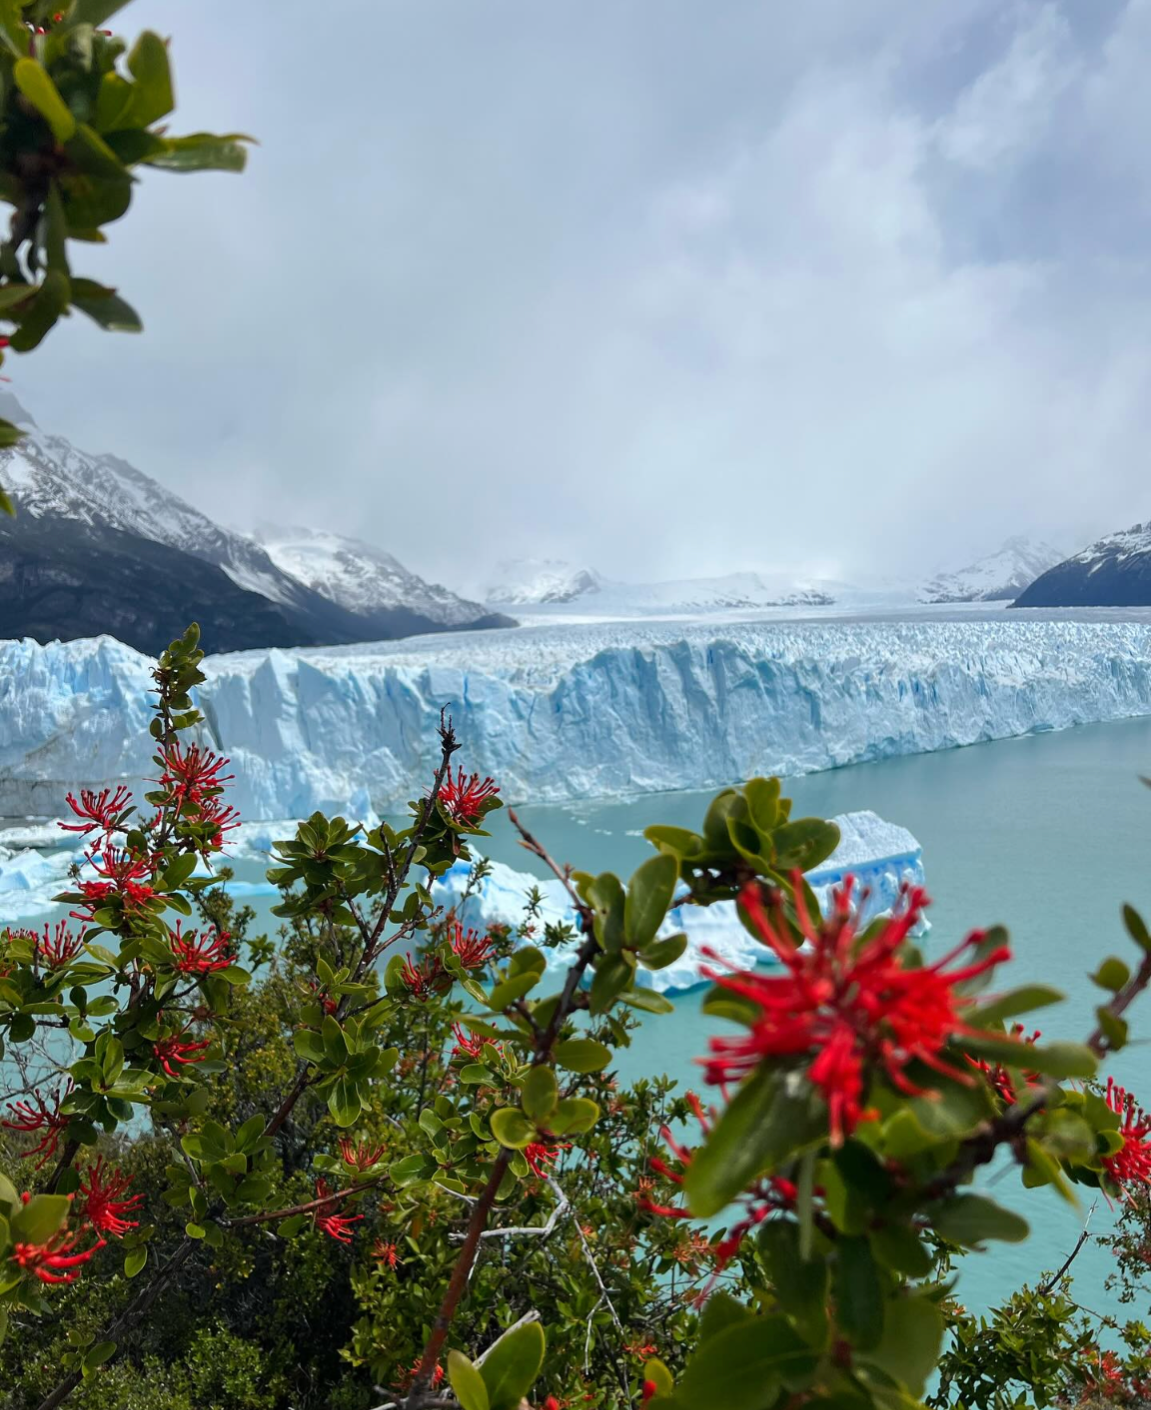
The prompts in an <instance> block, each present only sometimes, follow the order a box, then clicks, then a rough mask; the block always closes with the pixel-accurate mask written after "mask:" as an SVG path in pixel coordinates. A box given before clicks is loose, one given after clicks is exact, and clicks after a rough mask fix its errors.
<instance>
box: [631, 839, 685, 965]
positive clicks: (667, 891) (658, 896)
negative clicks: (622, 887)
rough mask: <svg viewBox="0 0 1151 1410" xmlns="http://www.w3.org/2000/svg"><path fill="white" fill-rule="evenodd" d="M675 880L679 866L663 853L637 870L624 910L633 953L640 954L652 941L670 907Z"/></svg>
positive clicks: (648, 860) (651, 858)
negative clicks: (634, 951) (635, 951)
mask: <svg viewBox="0 0 1151 1410" xmlns="http://www.w3.org/2000/svg"><path fill="white" fill-rule="evenodd" d="M678 877H679V866H678V864H677V862H676V860H675V858H674V857H672V856H669V855H668V854H667V853H666V852H661V853H660V855H659V856H658V857H649V858H648V859H647V861H646V862H644V863H643V865H642V866H640V867H638V868H637V869H636V872H635V874H634V875H633V876H632V879H631V880H630V881H629V882H628V884H627V897H626V899H625V901H624V908H623V929H624V935H625V936H626V938H627V943H628V945H630V946H631V948H632V949H633V950H642V949H644V948H645V947H646V946H648V945H650V944H651V942H652V941H653V940H654V939H655V933H656V931H657V930H658V929H659V928H660V926H661V925H662V924H663V921H664V917H665V916H666V915H667V911H668V907H669V906H670V905H671V899H672V896H673V894H674V892H675V883H676V880H677V879H678Z"/></svg>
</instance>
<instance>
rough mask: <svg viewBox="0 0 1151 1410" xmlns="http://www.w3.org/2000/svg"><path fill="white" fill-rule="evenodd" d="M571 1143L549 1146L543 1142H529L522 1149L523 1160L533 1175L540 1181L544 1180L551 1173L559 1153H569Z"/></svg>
mask: <svg viewBox="0 0 1151 1410" xmlns="http://www.w3.org/2000/svg"><path fill="white" fill-rule="evenodd" d="M570 1150H571V1142H570V1141H569V1142H567V1143H566V1144H565V1143H560V1144H557V1145H554V1146H549V1145H547V1144H546V1143H545V1142H543V1141H531V1142H530V1143H529V1144H528V1145H526V1146H525V1147H524V1159H525V1160H526V1161H527V1163H528V1167H529V1168H530V1170H531V1172H532V1174H533V1175H536V1176H538V1177H539V1179H541V1180H546V1179H547V1178H548V1176H549V1175H550V1174H551V1173H552V1172H551V1167H552V1165H553V1164H554V1163H555V1160H556V1157H557V1156H558V1155H559V1153H560V1151H570Z"/></svg>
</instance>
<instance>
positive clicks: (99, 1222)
mask: <svg viewBox="0 0 1151 1410" xmlns="http://www.w3.org/2000/svg"><path fill="white" fill-rule="evenodd" d="M103 1166H104V1157H103V1156H100V1157H99V1158H98V1159H97V1161H96V1164H95V1165H92V1166H89V1168H88V1171H87V1179H88V1183H87V1184H85V1183H84V1181H83V1180H81V1181H80V1189H81V1191H82V1193H83V1194H84V1196H85V1200H84V1205H83V1210H82V1212H83V1214H84V1217H85V1218H86V1219H87V1221H88V1223H89V1224H91V1226H92V1227H93V1229H99V1230H101V1231H102V1232H103V1233H106V1234H113V1235H115V1237H116V1238H118V1239H121V1238H123V1237H124V1235H125V1234H126V1233H127V1232H128V1230H129V1229H138V1228H139V1227H140V1225H139V1220H135V1219H125V1218H124V1215H125V1214H131V1213H132V1211H133V1210H135V1209H136V1208H137V1207H138V1206H139V1205H140V1204H142V1203H143V1200H144V1196H143V1195H132V1196H131V1197H130V1198H129V1199H122V1198H121V1196H122V1195H123V1194H124V1193H125V1191H126V1190H127V1188H128V1186H129V1185H130V1184H131V1183H132V1176H131V1175H121V1173H120V1172H119V1170H113V1171H110V1172H108V1174H107V1176H105V1173H104V1169H103Z"/></svg>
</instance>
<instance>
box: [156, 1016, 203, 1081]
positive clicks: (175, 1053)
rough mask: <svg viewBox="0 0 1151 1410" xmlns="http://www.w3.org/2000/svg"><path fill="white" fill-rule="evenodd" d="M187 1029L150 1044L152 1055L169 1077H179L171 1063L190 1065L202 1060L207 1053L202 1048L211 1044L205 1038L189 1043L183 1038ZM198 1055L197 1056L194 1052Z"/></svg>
mask: <svg viewBox="0 0 1151 1410" xmlns="http://www.w3.org/2000/svg"><path fill="white" fill-rule="evenodd" d="M187 1031H188V1030H187V1029H186V1028H184V1029H182V1030H181V1031H180V1032H179V1033H170V1034H168V1036H167V1037H164V1038H159V1039H157V1040H156V1042H155V1043H153V1044H152V1055H153V1057H155V1058H156V1060H157V1061H158V1062H159V1064H160V1066H161V1067H162V1068H163V1069H164V1071H165V1072H166V1073H167V1074H168V1076H169V1077H179V1076H180V1074H179V1072H177V1071H176V1070H175V1069H174V1068H173V1066H172V1064H173V1063H177V1064H178V1065H179V1066H180V1067H190V1066H192V1065H193V1064H195V1063H197V1062H203V1061H204V1059H205V1057H206V1056H207V1054H206V1053H205V1052H204V1049H205V1048H207V1047H210V1046H211V1041H210V1039H208V1038H205V1039H204V1040H203V1042H200V1043H191V1042H188V1041H186V1040H185V1038H184V1034H185V1033H187ZM197 1053H199V1054H200V1056H199V1057H197V1056H196V1054H197Z"/></svg>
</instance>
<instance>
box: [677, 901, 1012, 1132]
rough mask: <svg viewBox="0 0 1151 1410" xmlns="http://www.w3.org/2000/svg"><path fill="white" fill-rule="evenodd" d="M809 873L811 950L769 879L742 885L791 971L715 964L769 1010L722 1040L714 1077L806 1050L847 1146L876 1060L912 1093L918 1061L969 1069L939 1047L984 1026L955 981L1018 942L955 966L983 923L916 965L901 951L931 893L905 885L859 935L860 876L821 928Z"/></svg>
mask: <svg viewBox="0 0 1151 1410" xmlns="http://www.w3.org/2000/svg"><path fill="white" fill-rule="evenodd" d="M801 881H802V878H801V877H800V876H799V875H798V874H797V875H796V877H795V881H794V887H795V890H794V894H795V912H796V916H797V919H798V921H799V925H800V929H801V931H802V933H803V936H804V938H805V940H806V941H807V942H808V943H807V945H806V946H805V947H804V948H803V949H800V948H799V947H798V946H797V945H796V944H795V943H794V942H793V940H792V939H791V936H790V934H789V931H788V928H787V923H786V920H785V917H784V912H783V899H782V896H780V895H779V893H776V895H775V897H774V899H773V901H772V903H771V909H770V913H769V911H768V909H767V908H766V907H765V906H764V903H763V895H762V890H761V887H760V885H759V884H758V883H755V882H753V883H750V884H749V885H748V886H746V887H745V888H744V890H743V892H742V893H741V895H740V902H741V904H742V905H743V908H744V910H745V911H746V912H747V915H748V916H749V918H750V919H751V922H752V924H753V925H754V926H755V928H756V929H757V930H758V931H759V934H760V936H761V937H762V939H763V940H764V942H765V943H766V944H767V945H768V946H769V947H770V948H771V949H772V950H774V952H775V953H776V955H777V956H778V957H779V959H780V960H781V961H782V962H783V965H784V967H785V970H786V973H785V974H783V975H764V974H757V973H738V974H732V975H727V974H716V973H715V972H714V971H707V970H705V971H704V973H705V974H706V975H707V976H708V978H711V979H714V980H715V981H716V982H717V983H718V984H719V985H720V986H721V987H722V988H725V989H730V990H731V991H732V992H733V993H735V994H740V995H742V996H743V997H744V998H746V999H750V1000H751V1001H752V1002H753V1003H754V1004H756V1005H757V1006H758V1008H759V1010H760V1016H759V1018H758V1019H757V1020H756V1021H755V1023H754V1025H753V1026H752V1028H751V1030H750V1032H749V1033H748V1034H747V1035H746V1036H743V1037H739V1038H713V1039H711V1054H710V1056H709V1057H708V1058H707V1059H705V1063H706V1071H707V1080H708V1081H709V1082H714V1083H717V1084H719V1085H721V1086H722V1085H726V1084H727V1083H728V1082H732V1081H738V1080H739V1079H740V1078H742V1077H744V1076H746V1075H747V1074H748V1073H749V1072H751V1071H752V1070H753V1069H754V1068H756V1067H757V1066H758V1065H759V1064H760V1063H761V1062H763V1061H765V1060H771V1059H776V1058H783V1059H788V1058H807V1059H809V1062H808V1065H807V1076H808V1078H809V1080H810V1081H811V1082H812V1084H813V1085H814V1086H816V1087H818V1088H819V1090H820V1091H821V1092H822V1094H823V1097H824V1100H825V1101H826V1102H827V1107H828V1116H829V1124H830V1133H831V1141H832V1144H833V1145H839V1144H841V1143H842V1141H843V1138H844V1135H845V1134H849V1133H850V1132H851V1131H853V1130H854V1129H855V1127H856V1126H857V1125H858V1124H859V1122H860V1121H863V1120H867V1119H871V1118H872V1116H873V1113H872V1112H871V1111H869V1110H868V1109H866V1108H865V1107H864V1105H863V1097H864V1090H865V1087H866V1084H867V1078H868V1075H869V1073H870V1070H871V1069H873V1068H879V1069H881V1070H882V1071H883V1072H884V1073H885V1074H886V1076H887V1079H888V1081H889V1082H890V1083H891V1084H892V1086H894V1087H895V1088H897V1090H899V1091H901V1092H905V1093H908V1094H909V1095H922V1094H923V1089H922V1088H919V1087H916V1086H915V1085H914V1084H913V1083H912V1082H911V1081H910V1080H909V1079H908V1078H907V1076H906V1075H905V1073H904V1068H905V1067H906V1066H907V1064H908V1063H911V1062H914V1061H919V1062H922V1063H925V1064H926V1065H927V1066H928V1067H932V1068H935V1069H936V1071H939V1072H942V1073H945V1074H946V1075H947V1076H948V1077H951V1078H953V1079H957V1080H962V1079H960V1078H958V1076H957V1073H956V1071H955V1069H954V1068H952V1067H950V1066H948V1065H947V1064H946V1063H945V1062H944V1061H943V1060H942V1058H941V1056H940V1054H941V1053H942V1052H943V1050H944V1048H945V1047H946V1046H947V1043H948V1041H949V1039H951V1038H952V1037H954V1036H956V1035H957V1034H967V1033H974V1032H977V1031H978V1030H976V1029H973V1028H972V1027H970V1026H969V1025H968V1024H966V1023H965V1022H964V1021H963V1015H962V1009H963V1008H964V1006H965V1005H966V1004H969V1003H970V1002H971V1000H970V999H967V998H964V997H963V996H962V995H959V994H956V993H955V985H956V984H959V983H961V982H963V981H964V980H967V979H971V978H973V977H974V976H975V975H977V974H982V973H984V972H985V971H986V970H988V969H991V968H992V967H993V966H995V965H997V964H1000V963H1002V961H1004V960H1006V959H1009V958H1010V951H1009V950H1008V949H1007V948H1006V946H1003V947H1000V948H999V949H998V950H996V951H995V952H994V953H993V954H991V955H988V956H987V957H986V958H984V959H982V960H979V961H978V962H976V963H974V964H970V965H967V966H966V967H965V968H961V969H957V970H953V971H951V972H950V973H945V972H944V968H945V966H946V965H948V964H950V963H951V962H952V961H953V960H954V959H956V958H957V957H958V956H959V955H961V954H962V953H963V952H964V951H965V950H968V949H972V948H974V947H975V946H977V945H978V944H980V943H981V942H982V940H983V939H984V936H983V934H982V932H978V931H976V932H974V933H973V934H971V935H969V936H968V937H967V939H966V940H964V941H963V943H962V944H961V945H959V946H957V947H956V949H955V950H953V951H952V952H951V953H950V954H948V955H945V956H944V957H943V959H941V960H938V961H936V963H935V964H933V965H928V966H924V967H922V968H918V969H913V968H911V967H910V966H908V965H907V964H906V962H905V958H904V956H903V955H901V954H900V953H899V951H900V948H901V946H902V945H903V943H904V941H905V940H906V939H907V936H908V934H909V933H910V932H911V930H912V929H913V928H914V926H915V924H916V923H917V921H918V920H919V918H920V915H921V913H922V911H923V907H924V906H925V905H926V904H927V897H926V895H925V894H924V892H923V891H922V890H921V889H920V888H919V887H911V888H909V889H908V890H907V891H906V893H905V896H904V899H903V903H902V905H901V906H900V908H899V910H898V911H897V913H896V914H895V915H893V916H892V917H891V918H890V919H889V920H888V921H887V923H886V924H885V925H884V926H883V928H882V930H881V931H880V932H879V934H878V935H875V936H873V937H872V938H871V939H870V940H867V941H866V942H865V943H863V944H857V943H856V942H857V926H856V918H855V916H854V915H853V914H852V910H851V904H850V898H851V886H852V881H851V878H848V879H847V881H846V883H845V884H844V886H843V887H842V888H841V889H840V890H839V891H837V892H836V893H835V908H834V910H833V912H832V914H831V915H830V916H829V917H827V918H826V919H821V920H820V923H819V926H818V928H816V927H815V926H814V925H813V923H812V920H811V918H810V916H809V915H808V914H807V907H806V904H805V902H804V899H803V892H802V889H801Z"/></svg>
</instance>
